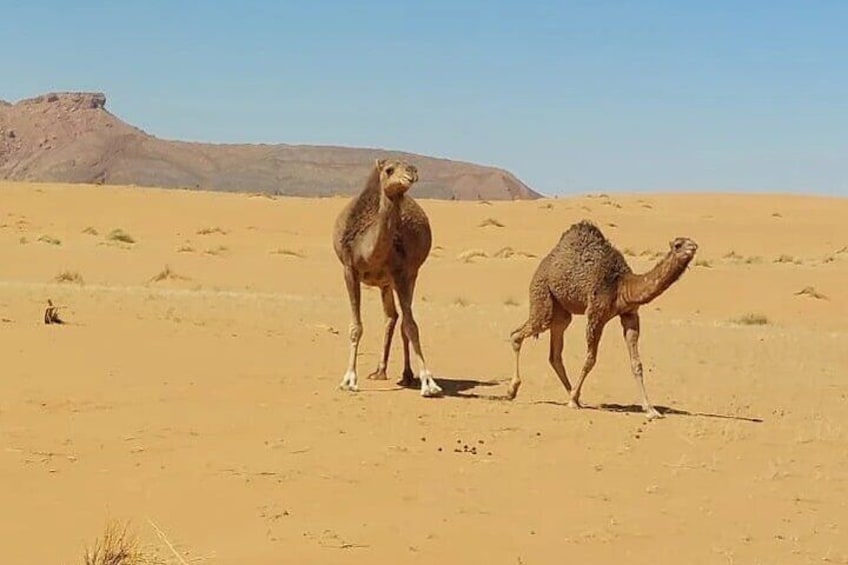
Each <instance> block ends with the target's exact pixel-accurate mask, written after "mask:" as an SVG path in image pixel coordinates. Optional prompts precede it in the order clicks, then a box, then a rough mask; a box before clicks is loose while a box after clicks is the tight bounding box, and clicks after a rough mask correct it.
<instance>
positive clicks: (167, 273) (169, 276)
mask: <svg viewBox="0 0 848 565" xmlns="http://www.w3.org/2000/svg"><path fill="white" fill-rule="evenodd" d="M167 280H182V281H185V280H188V277H185V276H183V275H179V274H177V273H175V272H174V271H173V270H172V269H171V267H170V266H168V265H165V268H164V269H162V270H161V271H159V272H158V273H156V274H155V275H153V276H152V277H150V282H161V281H167Z"/></svg>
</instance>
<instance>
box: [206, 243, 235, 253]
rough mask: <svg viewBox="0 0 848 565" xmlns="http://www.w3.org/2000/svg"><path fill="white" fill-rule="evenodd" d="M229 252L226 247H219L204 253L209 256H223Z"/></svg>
mask: <svg viewBox="0 0 848 565" xmlns="http://www.w3.org/2000/svg"><path fill="white" fill-rule="evenodd" d="M227 251H229V248H228V247H227V246H226V245H219V246H218V247H213V248H211V249H207V250H206V251H204V253H206V254H207V255H221V254H223V253H226V252H227Z"/></svg>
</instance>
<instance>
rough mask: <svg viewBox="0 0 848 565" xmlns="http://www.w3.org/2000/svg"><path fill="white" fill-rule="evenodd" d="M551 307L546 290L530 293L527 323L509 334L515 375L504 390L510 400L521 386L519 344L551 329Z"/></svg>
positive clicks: (552, 305)
mask: <svg viewBox="0 0 848 565" xmlns="http://www.w3.org/2000/svg"><path fill="white" fill-rule="evenodd" d="M553 307H554V298H553V296H551V293H550V292H548V290H547V289H544V291H543V292H542V291H540V292H532V291H531V293H530V315H529V316H528V318H527V321H526V322H524V324H522V325H521V326H519V327H518V328H516V329H515V330H513V331H512V333H510V334H509V339H510V341H511V342H512V350H513V351H514V352H515V374H514V375H513V377H512V380H510V381H509V386H508V387H507V390H506V396H507V398H509V399H510V400H512V399H514V398H515V397H516V395H518V388H519V387H520V386H521V363H520V357H521V344H522V343H524V340H525V339H527V338H528V337H530V336H531V335H532V336H538V335H539V334H540V333H542V332H544V331H545V330H547V329H548V328H550V327H551V319H552V317H553Z"/></svg>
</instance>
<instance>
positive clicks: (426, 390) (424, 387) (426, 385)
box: [421, 378, 442, 398]
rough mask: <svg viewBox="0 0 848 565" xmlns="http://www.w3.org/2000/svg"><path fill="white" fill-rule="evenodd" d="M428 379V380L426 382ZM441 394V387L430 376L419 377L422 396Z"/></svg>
mask: <svg viewBox="0 0 848 565" xmlns="http://www.w3.org/2000/svg"><path fill="white" fill-rule="evenodd" d="M428 380H429V382H428ZM441 395H442V387H440V386H439V385H437V384H436V381H434V380H433V379H432V378H430V379H421V396H423V397H424V398H433V397H436V396H441Z"/></svg>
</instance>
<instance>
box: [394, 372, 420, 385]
mask: <svg viewBox="0 0 848 565" xmlns="http://www.w3.org/2000/svg"><path fill="white" fill-rule="evenodd" d="M397 385H398V386H402V387H404V388H418V379H416V378H415V376H413V374H412V373H404V374H403V377H402V378H401V379H400V380H399V381H398V382H397Z"/></svg>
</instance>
